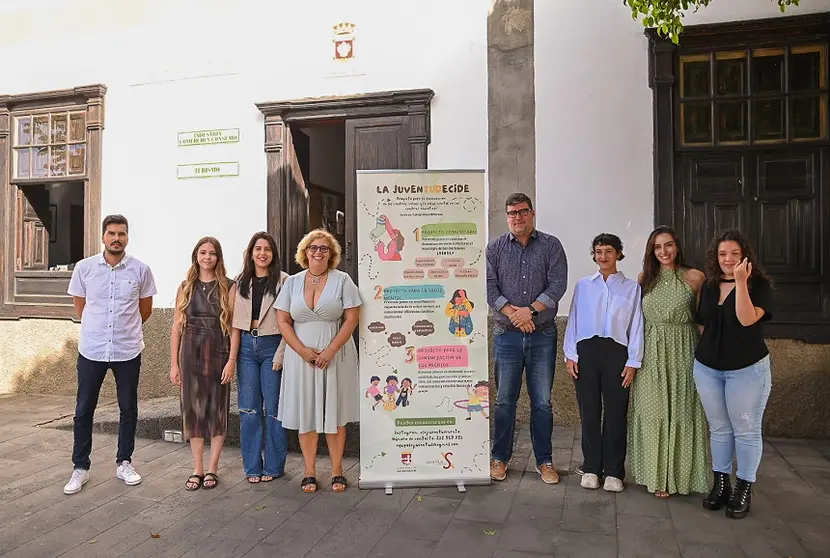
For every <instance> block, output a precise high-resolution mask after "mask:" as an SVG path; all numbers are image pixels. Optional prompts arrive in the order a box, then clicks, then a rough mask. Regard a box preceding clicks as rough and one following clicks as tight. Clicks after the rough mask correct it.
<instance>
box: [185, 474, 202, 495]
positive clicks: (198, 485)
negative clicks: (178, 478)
mask: <svg viewBox="0 0 830 558" xmlns="http://www.w3.org/2000/svg"><path fill="white" fill-rule="evenodd" d="M193 479H196V480H193ZM204 479H205V477H203V476H202V475H195V474H194V475H190V476H189V477H187V482H185V483H184V489H185V490H187V491H188V492H193V491H194V490H199V489H200V488H201V487H202V481H203V480H204ZM191 484H195V485H196V486H189V485H191Z"/></svg>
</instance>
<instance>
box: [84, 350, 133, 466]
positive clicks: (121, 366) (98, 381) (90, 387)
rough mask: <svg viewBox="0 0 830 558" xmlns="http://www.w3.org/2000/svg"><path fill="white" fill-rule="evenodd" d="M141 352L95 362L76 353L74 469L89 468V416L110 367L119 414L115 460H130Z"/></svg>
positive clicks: (90, 424)
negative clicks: (113, 359)
mask: <svg viewBox="0 0 830 558" xmlns="http://www.w3.org/2000/svg"><path fill="white" fill-rule="evenodd" d="M140 369H141V355H138V356H137V357H135V358H133V359H131V360H124V361H120V362H99V361H96V360H89V359H88V358H86V357H85V356H83V355H82V354H78V395H77V397H76V399H75V428H74V430H75V445H74V447H73V449H72V463H73V464H74V466H75V469H84V470H89V467H90V465H91V463H92V462H91V461H90V459H89V454H90V453H91V452H92V417H93V415H94V414H95V408H96V407H97V406H98V396H99V394H100V393H101V385H102V384H103V383H104V378H105V377H106V375H107V370H112V375H113V376H115V392H116V395H117V396H118V409H119V411H120V412H121V417H120V420H119V423H118V453H117V454H116V456H115V462H116V463H117V464H118V465H121V462H122V461H131V460H132V456H133V450H134V449H135V428H136V424H137V423H138V376H139V371H140Z"/></svg>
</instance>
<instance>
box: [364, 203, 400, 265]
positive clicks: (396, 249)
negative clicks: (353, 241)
mask: <svg viewBox="0 0 830 558" xmlns="http://www.w3.org/2000/svg"><path fill="white" fill-rule="evenodd" d="M377 221H378V227H377V228H380V225H381V224H383V226H384V228H385V229H386V231H385V232H386V234H388V235H389V238H390V240H389V242H387V243H386V244H384V242H383V240H382V239H381V238H380V236H379V235H378V236H375V234H374V232H375V231H373V234H372V235H370V236H371V237H372V240H374V241H375V251H376V252H377V253H378V257H379V258H380V259H381V260H383V261H385V262H399V261H401V250H403V246H404V238H403V235H402V234H401V231H400V230H398V229H396V228H395V227H393V226H392V223H391V221H389V217H387V216H386V215H381V216H380V217H378V220H377Z"/></svg>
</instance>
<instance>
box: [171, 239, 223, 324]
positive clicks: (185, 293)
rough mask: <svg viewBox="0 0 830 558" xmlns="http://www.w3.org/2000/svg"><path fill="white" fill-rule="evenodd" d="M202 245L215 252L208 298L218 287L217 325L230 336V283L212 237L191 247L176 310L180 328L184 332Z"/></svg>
mask: <svg viewBox="0 0 830 558" xmlns="http://www.w3.org/2000/svg"><path fill="white" fill-rule="evenodd" d="M203 244H212V245H213V249H214V250H216V267H215V268H214V270H215V273H216V287H214V288H213V289H211V291H210V292H209V293H208V297H209V296H210V295H211V294H213V291H214V290H216V288H217V287H218V289H219V323H220V324H221V326H222V333H223V334H225V335H230V334H231V318H232V316H231V314H232V312H231V303H230V295H229V293H230V286H231V284H230V281H228V276H227V273H226V272H225V259H224V257H223V256H222V245H221V244H219V241H218V240H216V239H215V238H213V237H212V236H205V237H202V238H200V239H199V242H197V243H196V246H194V247H193V252H191V254H190V269H188V270H187V278H186V279H185V280H184V282H183V283H182V287H181V289H182V297H181V299H180V300H179V304H178V305H177V306H176V310H177V311H178V312H180V315H181V328H182V330H184V328H185V326H186V325H187V308H188V307H189V306H190V302H191V300H192V299H193V289H194V288H195V286H196V281H197V280H198V279H199V262H198V261H197V257H198V255H199V248H201V247H202V245H203Z"/></svg>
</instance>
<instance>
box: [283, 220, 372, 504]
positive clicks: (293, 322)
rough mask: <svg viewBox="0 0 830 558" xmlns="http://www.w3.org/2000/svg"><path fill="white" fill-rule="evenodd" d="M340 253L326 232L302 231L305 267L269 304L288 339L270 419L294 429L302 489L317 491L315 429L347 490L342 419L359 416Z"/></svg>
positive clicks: (353, 295) (337, 485)
mask: <svg viewBox="0 0 830 558" xmlns="http://www.w3.org/2000/svg"><path fill="white" fill-rule="evenodd" d="M340 253H341V251H340V245H339V244H338V242H337V240H336V239H335V238H334V237H333V236H332V235H331V234H329V233H328V232H326V231H324V230H320V229H318V230H314V231H311V232H310V233H308V234H307V235H306V236H305V237H304V238H303V239H302V240H301V241H300V245H299V246H298V247H297V256H296V260H297V263H298V264H300V265H301V266H302V267H303V268H304V269H305V271H301V272H300V273H297V274H296V275H293V276H291V277H290V278H289V279H288V280H287V281H286V282H285V285H284V286H283V287H282V289H281V290H280V294H279V296H278V297H277V301H276V303H275V304H274V307H275V308H276V309H277V321H278V323H279V328H280V332H281V333H282V336H283V339H285V342H286V344H287V345H288V347H287V348H286V350H285V360H284V362H283V373H282V388H281V389H280V404H279V414H278V417H277V418H279V420H280V421H282V425H283V427H284V428H287V429H289V430H298V431H299V437H300V448H301V449H302V452H303V461H304V468H305V473H304V475H303V480H302V483H301V486H302V489H303V491H304V492H314V491H316V490H317V479H316V457H317V442H318V436H319V433H320V432H322V433H324V434H325V435H326V443H327V444H328V448H329V456H330V457H331V472H332V479H331V484H332V490H333V491H334V492H342V491H344V490H345V489H346V477H344V476H343V450H344V449H345V446H346V427H345V425H346V423H349V422H355V421H357V420H360V412H359V407H358V392H359V391H360V390H359V389H358V370H357V349H356V348H355V344H354V340H353V339H352V333H353V332H354V329H355V327H357V322H358V317H359V315H360V305H361V300H360V294H359V293H358V291H357V286H356V285H355V284H354V282H353V281H352V279H351V277H349V275H348V274H346V273H343V272H342V271H339V270H337V269H336V267H337V265H338V264H339V263H340Z"/></svg>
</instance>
